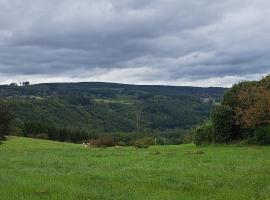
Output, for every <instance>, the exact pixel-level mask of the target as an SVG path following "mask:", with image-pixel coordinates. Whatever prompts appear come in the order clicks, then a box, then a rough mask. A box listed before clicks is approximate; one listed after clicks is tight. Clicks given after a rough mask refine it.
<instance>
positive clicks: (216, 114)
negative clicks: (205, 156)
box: [211, 105, 233, 143]
mask: <svg viewBox="0 0 270 200" xmlns="http://www.w3.org/2000/svg"><path fill="white" fill-rule="evenodd" d="M211 121H212V123H213V133H214V135H213V141H214V142H216V143H225V142H229V141H231V140H232V127H233V111H232V109H231V107H229V106H226V105H218V106H215V107H214V108H213V110H212V112H211Z"/></svg>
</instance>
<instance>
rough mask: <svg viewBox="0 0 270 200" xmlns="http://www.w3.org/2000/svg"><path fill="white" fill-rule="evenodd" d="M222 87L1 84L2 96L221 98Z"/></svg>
mask: <svg viewBox="0 0 270 200" xmlns="http://www.w3.org/2000/svg"><path fill="white" fill-rule="evenodd" d="M224 90H225V89H224V88H221V87H209V88H202V87H188V86H162V85H128V84H118V83H104V82H81V83H44V84H36V85H29V86H24V87H16V86H9V85H2V86H0V96H2V97H7V96H14V95H16V96H22V95H33V96H37V95H40V96H48V95H49V96H50V95H98V96H116V95H135V94H137V95H140V94H151V95H196V96H211V97H214V98H220V97H221V96H222V95H223V93H224Z"/></svg>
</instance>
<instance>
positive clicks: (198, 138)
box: [193, 121, 215, 145]
mask: <svg viewBox="0 0 270 200" xmlns="http://www.w3.org/2000/svg"><path fill="white" fill-rule="evenodd" d="M214 136H215V134H214V131H213V124H212V122H211V121H208V122H206V123H204V124H202V125H201V126H199V127H197V128H195V129H194V135H193V137H194V139H193V140H194V144H196V145H202V144H209V143H212V142H213V138H214Z"/></svg>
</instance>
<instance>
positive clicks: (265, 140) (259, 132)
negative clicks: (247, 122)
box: [252, 125, 270, 145]
mask: <svg viewBox="0 0 270 200" xmlns="http://www.w3.org/2000/svg"><path fill="white" fill-rule="evenodd" d="M252 141H254V143H256V144H260V145H268V144H270V125H264V126H260V127H258V128H256V129H255V130H254V133H253V138H252Z"/></svg>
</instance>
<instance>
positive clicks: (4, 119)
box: [0, 102, 14, 140]
mask: <svg viewBox="0 0 270 200" xmlns="http://www.w3.org/2000/svg"><path fill="white" fill-rule="evenodd" d="M13 118H14V116H13V113H12V112H11V110H10V108H9V107H8V105H7V104H6V103H5V102H0V140H4V139H5V136H6V135H9V134H10V133H11V131H12V121H13Z"/></svg>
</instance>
